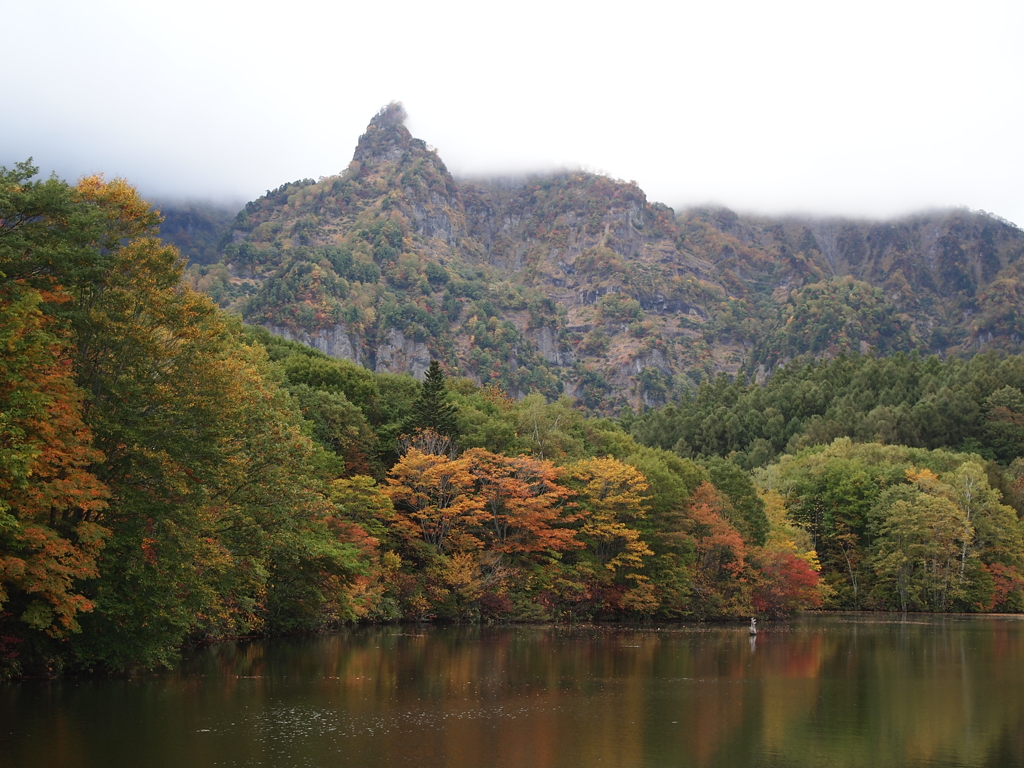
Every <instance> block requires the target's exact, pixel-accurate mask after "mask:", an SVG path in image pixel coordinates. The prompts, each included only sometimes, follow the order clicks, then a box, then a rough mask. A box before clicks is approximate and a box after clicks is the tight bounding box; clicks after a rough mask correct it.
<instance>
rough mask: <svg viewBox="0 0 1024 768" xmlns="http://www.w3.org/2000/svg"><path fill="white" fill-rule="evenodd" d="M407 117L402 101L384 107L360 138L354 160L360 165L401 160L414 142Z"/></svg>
mask: <svg viewBox="0 0 1024 768" xmlns="http://www.w3.org/2000/svg"><path fill="white" fill-rule="evenodd" d="M407 117H408V113H406V111H405V107H403V106H402V103H401V102H400V101H393V102H391V103H390V104H388V105H387V106H386V107H382V108H381V110H380V111H379V112H378V113H377V114H376V115H374V116H373V119H371V120H370V123H369V125H367V126H366V132H365V133H363V134H362V135H361V136H360V137H359V143H358V144H357V145H356V151H355V154H354V155H353V158H352V159H353V160H354V161H356V162H359V163H378V162H382V161H394V160H397V159H398V158H400V157H401V155H402V153H403V152H405V151H406V150H408V149H409V148H410V146H412V143H413V141H414V140H413V138H412V134H411V133H409V129H408V128H406V127H405V120H406V118H407ZM420 143H422V142H420ZM424 148H425V145H424Z"/></svg>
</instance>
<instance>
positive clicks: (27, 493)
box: [0, 280, 108, 653]
mask: <svg viewBox="0 0 1024 768" xmlns="http://www.w3.org/2000/svg"><path fill="white" fill-rule="evenodd" d="M61 300H62V296H61V295H60V294H59V292H50V293H48V294H43V293H41V292H39V291H37V290H34V289H33V288H30V287H29V286H27V285H25V284H24V283H23V282H21V281H17V280H15V281H0V350H2V351H3V353H2V354H0V611H3V614H2V615H0V633H2V634H3V635H5V636H7V637H11V638H17V637H19V636H20V635H23V634H24V632H23V630H24V628H26V627H27V628H31V629H32V630H37V631H43V632H45V633H47V634H48V635H50V636H52V637H62V636H65V635H67V634H68V633H70V632H75V631H77V630H78V622H77V620H76V615H77V614H79V613H80V612H82V611H88V610H91V609H92V602H91V601H90V600H88V599H87V598H86V597H85V596H84V595H83V594H81V591H80V583H79V582H81V581H82V580H84V579H90V578H95V577H96V576H97V575H98V571H97V569H96V556H97V553H98V552H99V550H100V548H101V547H102V544H103V540H104V538H105V537H106V535H107V533H108V531H107V529H106V528H105V527H103V525H102V513H103V509H104V508H105V507H106V499H107V496H108V492H107V488H106V487H105V486H104V484H103V483H102V482H100V481H99V480H98V479H97V478H96V476H95V475H94V474H93V473H92V472H91V471H90V465H91V464H92V463H93V462H96V461H99V460H101V459H102V455H101V454H100V453H99V451H96V450H95V449H93V448H92V447H91V441H92V435H91V433H90V431H89V429H88V428H87V427H86V426H85V424H84V423H83V422H82V419H81V406H82V393H81V390H79V389H78V387H77V386H75V383H74V379H73V377H72V371H71V367H70V360H69V357H68V354H67V343H66V341H65V340H64V339H62V338H60V337H59V336H58V335H57V334H55V333H53V332H52V331H51V330H50V327H51V326H52V322H51V320H50V319H49V318H47V317H46V316H45V315H44V314H43V313H42V311H41V310H40V305H41V304H42V303H43V302H45V301H50V302H58V301H61ZM12 622H15V623H16V624H17V625H18V626H15V625H14V624H12ZM19 626H20V629H19ZM14 652H15V651H12V653H14Z"/></svg>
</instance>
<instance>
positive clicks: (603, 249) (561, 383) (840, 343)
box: [196, 104, 1024, 412]
mask: <svg viewBox="0 0 1024 768" xmlns="http://www.w3.org/2000/svg"><path fill="white" fill-rule="evenodd" d="M404 119H405V113H404V110H403V109H402V108H401V106H400V105H397V104H392V105H390V106H389V107H387V108H385V109H383V110H381V112H380V113H379V114H378V115H377V116H375V117H374V119H373V120H372V121H371V122H370V124H369V126H368V127H367V130H366V133H364V134H363V136H361V137H360V139H359V143H358V146H357V147H356V151H355V153H354V156H353V160H352V163H351V164H350V165H349V167H348V168H347V169H346V170H345V171H344V172H343V173H342V174H340V175H338V176H332V177H327V178H322V179H320V180H319V181H313V180H311V179H307V180H302V181H297V182H294V183H291V184H286V185H284V186H282V187H280V188H279V189H277V190H275V191H273V192H270V193H268V194H267V195H266V196H265V197H263V198H260V199H259V200H256V201H254V202H252V203H249V204H248V205H247V206H246V207H245V209H244V210H243V211H242V212H241V213H240V214H239V215H238V217H237V218H236V220H235V222H234V223H233V225H232V229H231V232H230V237H229V238H228V240H229V241H230V242H229V244H228V245H227V246H226V247H225V248H224V250H223V263H222V264H221V265H219V266H218V267H216V268H213V269H212V270H211V271H208V273H207V274H206V276H205V277H203V278H201V279H199V278H197V280H196V284H197V285H198V286H199V287H200V288H204V289H207V290H210V291H211V293H212V294H214V295H215V296H216V297H218V298H219V299H220V300H221V302H222V303H223V304H226V305H233V306H234V307H236V308H237V309H238V310H239V311H241V312H242V313H243V315H244V317H245V319H246V320H247V321H249V322H253V323H258V324H262V325H264V326H266V327H267V328H269V329H271V330H272V331H273V332H275V333H279V334H281V335H285V336H288V337H289V338H293V339H297V340H299V341H302V342H304V343H306V344H309V345H311V346H314V347H317V348H319V349H321V350H323V351H325V352H327V353H328V354H330V355H334V356H337V357H345V358H348V359H352V360H355V361H357V362H359V363H361V364H363V365H365V366H367V367H369V368H371V369H374V370H378V371H391V372H410V373H413V374H414V375H421V374H422V372H423V371H424V370H425V369H426V367H427V365H428V364H429V361H430V358H431V357H434V358H438V359H440V360H442V361H444V362H445V363H446V364H447V366H448V368H449V370H450V371H451V372H452V373H453V374H456V375H466V376H469V377H471V378H474V379H476V380H478V381H480V382H482V383H497V384H500V385H501V386H503V387H504V388H505V389H506V390H508V391H509V392H510V393H511V394H513V395H516V396H521V395H524V394H526V393H528V392H530V391H540V392H543V393H544V394H546V395H548V396H556V395H558V394H559V393H562V392H565V393H567V394H570V395H572V396H574V397H576V398H578V399H579V400H580V401H581V403H582V404H583V405H585V406H587V407H590V408H592V409H595V410H602V411H609V412H611V411H614V410H617V409H619V408H621V407H622V406H624V405H626V404H630V405H632V406H634V407H636V406H640V405H657V404H660V403H662V402H664V401H665V399H666V398H669V397H671V396H672V395H673V394H678V393H679V392H681V391H682V390H685V389H687V388H691V387H692V386H693V385H694V382H695V381H699V380H700V379H701V378H703V377H705V376H707V375H712V374H714V373H716V372H718V371H727V372H730V373H735V372H737V371H739V370H741V369H745V370H747V371H748V372H750V373H755V372H757V371H759V370H760V371H761V372H764V371H765V370H768V369H770V367H771V366H773V365H776V364H778V363H779V362H783V361H785V360H786V359H788V358H789V357H791V356H793V355H795V354H801V353H804V352H810V353H813V354H823V355H829V354H835V353H837V352H841V351H844V350H861V351H868V350H875V351H877V352H892V351H898V350H904V349H905V350H910V349H923V350H926V351H939V352H954V353H967V352H970V351H974V350H976V349H978V348H984V347H986V346H997V347H1002V348H1006V349H1015V348H1017V349H1019V346H1020V339H1021V336H1022V335H1024V334H1022V330H1024V321H1022V309H1021V307H1022V302H1021V299H1022V297H1024V292H1022V290H1021V288H1020V282H1019V281H1020V279H1021V274H1020V271H1021V265H1022V264H1024V235H1022V233H1021V232H1020V230H1018V229H1016V228H1015V227H1013V226H1012V225H1008V224H1006V223H1004V222H1001V221H998V220H996V219H995V218H993V217H988V216H984V215H979V214H972V213H967V212H952V213H950V212H945V213H936V214H929V215H925V216H919V217H915V218H913V219H908V220H905V221H901V222H888V223H869V222H850V221H841V220H825V221H807V220H799V219H783V220H770V219H765V218H757V217H741V216H737V215H736V214H734V213H732V212H731V211H727V210H724V209H716V210H692V211H686V212H684V213H683V214H682V215H680V216H678V217H677V216H676V215H675V213H674V212H673V211H672V210H671V209H670V208H667V207H666V206H664V205H661V204H651V203H649V202H648V201H647V199H646V196H645V195H644V193H643V191H642V190H640V189H639V188H638V187H637V186H636V185H635V184H626V183H623V182H619V181H614V180H612V179H608V178H606V177H603V176H597V175H594V174H588V173H561V174H554V175H549V176H544V177H528V178H512V179H499V180H490V181H481V180H475V181H473V180H464V181H456V180H455V179H454V178H452V176H451V174H449V173H448V171H447V169H446V168H445V166H444V163H443V162H442V161H441V159H440V158H439V157H438V155H437V153H436V152H435V151H433V150H432V149H430V148H428V147H427V145H426V144H425V143H424V142H422V141H420V140H418V139H415V138H413V137H412V136H411V135H410V134H409V131H408V130H407V129H406V128H405V126H404ZM217 270H219V271H217ZM204 281H205V282H204ZM218 281H219V282H218Z"/></svg>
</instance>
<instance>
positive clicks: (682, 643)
mask: <svg viewBox="0 0 1024 768" xmlns="http://www.w3.org/2000/svg"><path fill="white" fill-rule="evenodd" d="M1014 765H1017V766H1020V765H1024V620H1022V619H1021V617H1016V616H1013V617H1010V616H991V617H948V616H940V617H932V616H907V617H900V616H898V615H895V616H894V615H883V616H877V615H875V616H870V615H869V616H861V615H856V616H852V615H823V616H808V617H804V618H802V619H800V620H797V621H794V622H790V623H774V622H763V623H762V624H761V625H760V633H759V634H758V635H757V637H756V638H752V637H750V635H749V633H748V631H747V628H746V626H745V625H740V624H734V625H712V626H700V625H686V626H679V625H664V626H658V627H647V628H639V629H638V628H630V629H624V628H618V627H610V626H608V627H606V626H585V627H550V626H544V627H534V626H513V627H499V628H487V627H484V628H479V627H439V628H435V627H429V626H418V625H403V626H387V627H376V628H366V629H354V630H350V631H344V632H338V633H335V634H330V635H321V636H315V637H304V638H289V639H277V640H269V641H261V642H251V643H239V644H222V645H217V646H213V647H210V648H207V649H204V650H202V651H199V652H196V653H194V654H192V655H191V656H189V658H188V659H186V660H185V661H184V662H183V663H182V664H181V665H180V667H179V668H178V669H177V670H175V671H174V672H170V673H163V674H154V675H147V676H143V677H139V678H133V679H93V678H86V679H82V678H70V679H66V680H61V681H52V682H45V681H27V682H16V683H8V684H2V685H0V766H3V768H21V767H22V766H25V767H26V768H27V767H28V766H31V767H32V768H57V766H60V768H76V767H77V766H104V767H111V766H147V767H148V766H173V767H174V768H192V767H195V766H282V767H284V766H317V767H319V766H421V767H422V768H475V767H476V766H481V767H483V766H488V767H489V766H494V767H496V768H527V767H529V768H548V767H550V768H583V767H584V766H586V767H587V768H594V767H595V766H597V767H601V766H608V767H609V768H619V767H621V768H637V767H639V766H673V767H680V766H730V767H732V766H744V767H747V766H755V767H756V766H773V767H774V766H778V767H782V766H794V767H795V766H800V768H809V767H813V766H872V767H875V768H881V767H884V766H1014Z"/></svg>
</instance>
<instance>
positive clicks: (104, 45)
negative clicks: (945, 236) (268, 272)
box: [0, 0, 1024, 223]
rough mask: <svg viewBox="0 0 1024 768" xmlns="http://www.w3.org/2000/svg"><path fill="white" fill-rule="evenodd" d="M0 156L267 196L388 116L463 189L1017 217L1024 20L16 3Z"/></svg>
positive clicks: (961, 11)
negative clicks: (559, 172)
mask: <svg viewBox="0 0 1024 768" xmlns="http://www.w3.org/2000/svg"><path fill="white" fill-rule="evenodd" d="M7 22H8V24H9V25H10V28H11V29H19V30H25V34H19V35H14V36H11V39H10V40H8V41H7V43H6V48H5V50H6V52H7V54H8V56H9V59H10V60H11V61H13V62H18V67H19V68H24V70H23V71H24V72H25V73H26V76H19V77H15V78H12V86H11V88H9V89H8V93H7V95H6V96H5V109H4V114H5V119H4V120H2V121H0V164H4V165H8V166H10V165H11V164H12V163H14V162H17V161H20V160H24V159H25V158H26V157H28V156H32V157H34V158H35V160H36V162H37V164H39V165H40V167H41V168H42V169H43V171H44V173H49V172H50V171H51V170H54V171H56V172H57V173H58V174H59V175H61V176H62V177H66V178H71V179H74V178H75V177H77V176H79V175H81V174H85V173H93V172H105V173H106V174H107V175H109V176H124V177H127V178H128V179H130V180H131V181H132V182H133V183H135V184H136V185H138V186H139V187H140V188H141V190H142V191H143V193H144V194H146V195H148V196H168V195H172V196H176V197H186V198H193V197H199V198H213V199H218V200H223V199H237V198H241V199H244V200H251V199H254V198H256V197H258V196H259V195H261V194H263V193H264V192H265V191H266V190H268V189H273V188H275V187H276V186H278V185H280V183H281V182H282V180H284V179H299V178H319V177H320V176H325V175H330V174H334V173H338V172H340V171H341V170H342V169H344V168H345V166H346V165H347V163H348V160H349V153H350V151H351V147H352V145H353V144H354V143H355V140H356V138H357V137H358V135H359V134H360V133H361V131H362V129H363V127H364V126H365V124H366V116H367V115H369V114H372V113H373V112H374V111H375V110H376V109H377V108H379V107H380V105H381V104H386V103H388V102H390V101H392V100H401V101H402V102H403V103H404V104H405V105H406V107H407V108H408V110H409V112H410V114H411V115H412V122H411V123H410V128H411V130H412V131H413V133H414V135H416V136H419V137H422V138H423V139H424V140H426V141H427V142H429V143H430V144H431V145H433V146H436V147H437V148H438V149H439V150H440V151H441V154H442V156H443V157H444V158H445V162H446V163H447V164H448V167H449V168H450V169H451V170H452V172H453V173H455V174H456V175H458V176H477V175H491V174H495V173H510V172H520V173H522V172H531V171H547V170H550V169H552V168H561V167H568V168H584V169H587V170H593V171H599V172H604V173H607V174H608V175H610V176H612V177H613V178H621V179H627V180H628V179H635V180H636V181H637V182H638V184H639V185H640V186H641V187H642V188H643V189H644V190H645V191H646V193H647V195H648V196H649V197H650V199H652V200H659V201H662V202H664V203H666V204H667V205H671V206H673V207H675V208H683V207H687V206H692V205H702V204H707V203H713V204H719V205H725V206H728V207H730V208H732V209H734V210H738V211H746V212H761V213H767V214H772V215H779V214H782V213H813V214H822V215H846V216H871V217H889V216H896V215H903V214H905V213H909V212H911V211H917V210H921V209H927V208H935V207H939V208H948V207H951V206H966V207H968V208H970V209H973V210H978V209H984V210H986V211H993V212H995V213H997V214H999V215H1000V216H1002V217H1004V218H1006V219H1009V220H1011V221H1015V222H1017V223H1024V192H1022V191H1021V186H1020V184H1019V178H1020V171H1021V169H1022V168H1024V150H1022V145H1021V142H1020V140H1019V126H1020V125H1021V123H1022V118H1024V111H1022V110H1024V106H1022V105H1024V98H1022V96H1024V94H1022V92H1021V91H1022V82H1021V78H1020V72H1022V71H1024V53H1022V50H1024V49H1022V47H1021V46H1020V45H1019V44H1018V43H1019V41H1018V37H1019V33H1020V30H1021V29H1022V28H1024V10H1022V6H1021V4H1019V3H1013V2H1005V1H1003V0H985V1H984V2H979V3H974V4H972V5H971V6H970V8H969V9H967V8H965V7H964V6H962V5H961V4H953V3H942V2H940V3H923V2H903V3H899V4H895V5H894V4H892V3H882V2H875V1H871V2H866V3H860V4H857V5H856V6H846V5H841V4H840V5H830V6H827V7H823V6H821V4H815V3H806V2H802V1H799V0H786V2H783V3H781V4H774V5H771V6H765V5H764V4H761V3H754V2H739V3H732V4H729V5H728V6H716V5H714V4H686V3H682V4H674V5H672V6H671V7H667V8H660V9H658V12H657V13H652V14H626V13H622V12H620V11H618V10H616V11H615V12H612V11H611V10H610V9H607V8H604V7H602V6H594V5H592V4H588V5H586V6H584V5H579V4H576V3H571V2H567V3H556V4H551V3H539V2H534V1H533V0H528V1H527V2H525V3H520V4H517V5H516V6H515V7H514V8H506V7H503V6H492V7H488V8H486V9H484V8H481V7H479V6H478V5H470V4H468V3H464V2H455V1H453V0H445V2H441V3H436V4H431V5H429V6H424V5H422V4H417V3H411V2H397V3H393V4H391V5H390V6H389V8H388V11H387V26H386V31H384V28H383V27H381V19H380V11H379V9H376V8H373V7H371V6H369V5H365V4H364V5H359V4H343V5H340V6H334V7H326V6H324V5H322V4H320V3H317V2H313V1H312V0H300V1H299V2H296V3H293V4H292V5H290V6H289V7H288V9H287V10H284V9H282V8H280V7H278V6H275V5H271V4H269V3H260V2H255V3H249V4H246V5H245V6H244V8H242V7H236V6H234V5H232V4H210V3H202V4H200V3H197V2H195V1H194V0H184V1H183V2H181V3H177V4H174V5H173V6H166V5H153V4H137V3H127V2H123V1H122V0H100V2H96V3H91V4H89V5H88V6H82V5H81V4H77V3H71V2H69V1H68V0H55V2H47V3H22V4H19V5H18V6H17V7H16V8H12V9H10V10H9V12H8V16H7Z"/></svg>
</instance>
